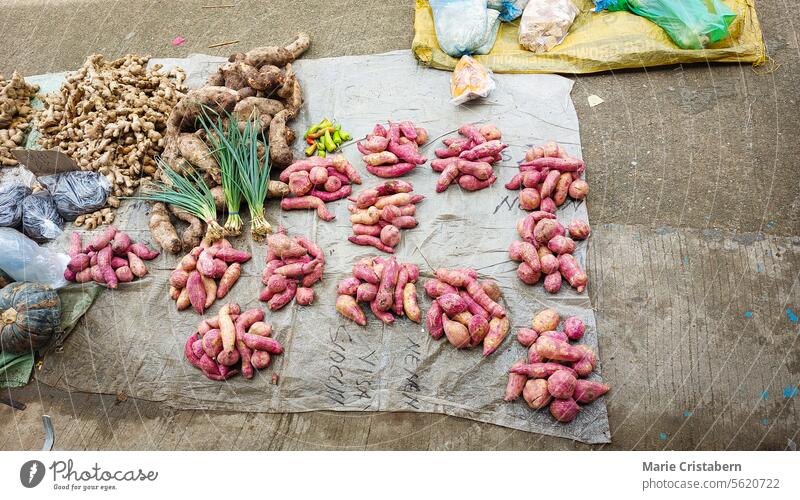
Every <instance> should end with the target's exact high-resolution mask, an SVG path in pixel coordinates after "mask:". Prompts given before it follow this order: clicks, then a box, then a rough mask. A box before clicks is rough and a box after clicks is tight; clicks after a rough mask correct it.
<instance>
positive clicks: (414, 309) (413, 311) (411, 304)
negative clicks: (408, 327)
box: [398, 282, 422, 323]
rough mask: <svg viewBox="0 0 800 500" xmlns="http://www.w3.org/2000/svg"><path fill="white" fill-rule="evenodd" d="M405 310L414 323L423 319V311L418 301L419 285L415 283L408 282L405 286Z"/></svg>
mask: <svg viewBox="0 0 800 500" xmlns="http://www.w3.org/2000/svg"><path fill="white" fill-rule="evenodd" d="M403 311H404V312H405V314H406V317H407V318H408V319H410V320H411V321H413V322H414V323H419V322H420V321H422V312H421V311H420V309H419V304H418V303H417V287H416V286H415V285H414V283H411V282H408V283H406V286H405V287H403ZM398 314H399V313H398Z"/></svg>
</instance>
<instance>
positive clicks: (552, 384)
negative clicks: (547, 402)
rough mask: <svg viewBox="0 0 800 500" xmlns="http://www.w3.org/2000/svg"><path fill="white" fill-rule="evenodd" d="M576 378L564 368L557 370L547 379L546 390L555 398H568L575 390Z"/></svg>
mask: <svg viewBox="0 0 800 500" xmlns="http://www.w3.org/2000/svg"><path fill="white" fill-rule="evenodd" d="M576 382H577V379H576V378H575V377H574V376H573V375H572V374H571V373H569V372H568V371H566V370H559V371H557V372H555V373H554V374H552V375H550V377H549V378H548V379H547V390H548V391H549V392H550V394H551V395H552V396H553V397H554V398H556V399H569V398H571V397H572V394H573V393H574V392H575V383H576Z"/></svg>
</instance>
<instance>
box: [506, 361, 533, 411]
mask: <svg viewBox="0 0 800 500" xmlns="http://www.w3.org/2000/svg"><path fill="white" fill-rule="evenodd" d="M522 364H524V363H523V362H522V361H517V362H516V363H514V366H517V365H522ZM527 381H528V377H526V376H525V375H520V374H519V373H514V372H509V374H508V384H506V393H505V395H504V396H503V401H514V400H516V399H517V398H519V397H520V396H521V395H522V390H523V389H524V388H525V383H526V382H527Z"/></svg>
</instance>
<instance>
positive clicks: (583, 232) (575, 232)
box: [567, 219, 591, 240]
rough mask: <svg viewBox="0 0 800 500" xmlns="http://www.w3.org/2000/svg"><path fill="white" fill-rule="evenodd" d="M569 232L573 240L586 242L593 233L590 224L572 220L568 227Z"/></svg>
mask: <svg viewBox="0 0 800 500" xmlns="http://www.w3.org/2000/svg"><path fill="white" fill-rule="evenodd" d="M567 230H568V231H569V235H570V237H571V238H572V239H573V240H585V239H586V238H588V237H589V233H591V229H590V228H589V224H588V223H587V222H586V221H584V220H581V219H572V221H570V223H569V226H567Z"/></svg>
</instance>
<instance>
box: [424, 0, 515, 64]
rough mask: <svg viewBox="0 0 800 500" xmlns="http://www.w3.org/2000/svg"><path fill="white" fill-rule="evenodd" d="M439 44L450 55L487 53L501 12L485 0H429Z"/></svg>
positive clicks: (492, 44)
mask: <svg viewBox="0 0 800 500" xmlns="http://www.w3.org/2000/svg"><path fill="white" fill-rule="evenodd" d="M430 5H431V11H432V12H433V26H434V29H435V30H436V40H437V42H438V43H439V47H441V49H442V50H443V51H445V52H446V53H447V54H449V55H451V56H453V57H460V56H463V55H469V54H488V53H489V52H490V51H491V50H492V47H493V46H494V42H495V39H496V38H497V30H498V29H499V27H500V18H499V16H500V13H499V12H498V11H496V10H494V9H488V8H487V0H431V2H430Z"/></svg>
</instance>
